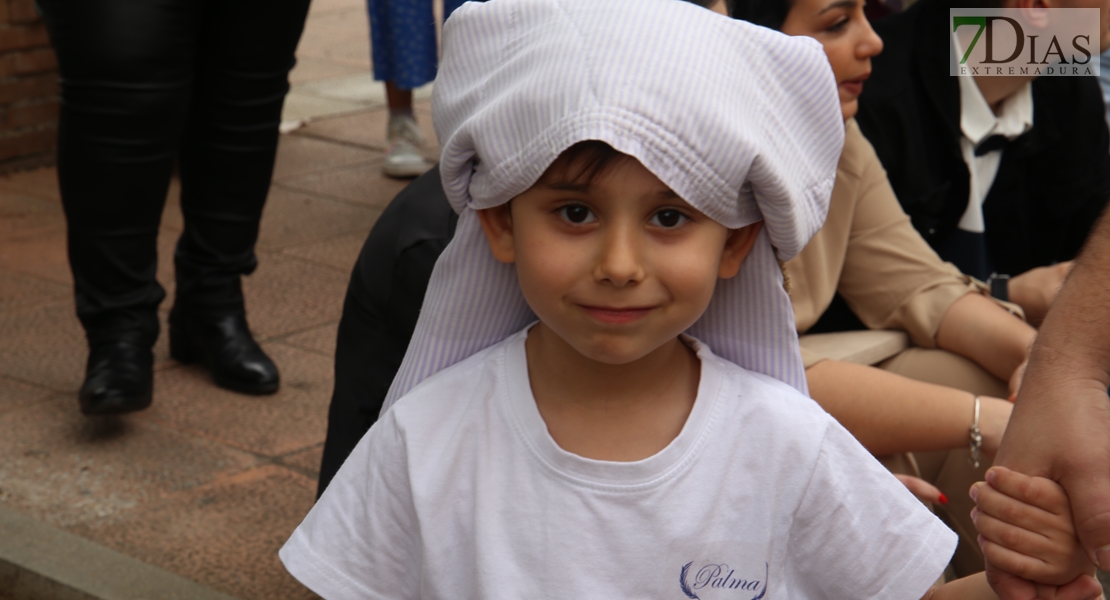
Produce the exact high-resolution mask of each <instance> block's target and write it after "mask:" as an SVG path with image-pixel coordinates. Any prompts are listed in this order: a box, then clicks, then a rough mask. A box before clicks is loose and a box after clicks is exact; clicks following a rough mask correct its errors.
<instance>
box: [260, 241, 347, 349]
mask: <svg viewBox="0 0 1110 600" xmlns="http://www.w3.org/2000/svg"><path fill="white" fill-rule="evenodd" d="M349 278H350V277H349V275H348V274H346V273H341V272H339V271H337V270H335V269H330V268H327V267H322V266H319V265H315V264H313V263H310V262H306V261H304V260H302V259H299V258H294V257H289V256H282V255H280V254H263V255H260V256H259V266H258V271H256V272H255V273H254V274H253V275H251V276H250V277H247V278H245V279H244V280H243V292H244V295H245V296H246V300H247V320H248V321H249V323H250V326H251V331H253V332H254V334H255V336H257V337H258V338H259V339H261V340H267V339H270V338H274V337H279V336H285V335H289V334H291V333H296V332H300V331H304V330H305V329H309V328H312V327H316V326H320V325H326V324H328V323H335V322H338V321H339V317H340V315H341V314H342V313H343V298H344V296H345V295H346V293H347V281H348V280H349Z"/></svg>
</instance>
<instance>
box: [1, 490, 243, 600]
mask: <svg viewBox="0 0 1110 600" xmlns="http://www.w3.org/2000/svg"><path fill="white" fill-rule="evenodd" d="M0 600H235V598H233V597H231V596H228V595H226V594H222V593H220V592H217V591H215V590H213V589H211V588H208V587H205V586H203V585H200V584H199V583H196V582H193V581H189V580H188V579H185V578H184V577H181V576H179V575H174V574H173V573H170V572H169V571H165V570H163V569H160V568H158V567H155V566H153V565H149V564H147V563H144V562H141V561H138V560H136V559H134V558H131V557H130V556H126V555H124V554H120V553H119V552H116V551H114V550H111V549H108V548H105V547H103V546H100V545H97V544H94V543H93V542H90V541H88V540H86V539H84V538H81V537H78V536H75V535H73V534H71V533H67V532H65V531H62V530H60V529H56V528H54V527H51V526H49V525H46V524H44V523H40V522H38V521H35V520H33V519H31V518H28V517H26V516H24V515H22V514H19V513H17V512H14V511H11V510H8V509H4V508H0Z"/></svg>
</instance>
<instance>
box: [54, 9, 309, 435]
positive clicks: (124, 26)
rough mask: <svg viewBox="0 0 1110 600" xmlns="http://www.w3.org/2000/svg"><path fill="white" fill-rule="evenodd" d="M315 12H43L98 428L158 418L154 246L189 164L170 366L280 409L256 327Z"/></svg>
mask: <svg viewBox="0 0 1110 600" xmlns="http://www.w3.org/2000/svg"><path fill="white" fill-rule="evenodd" d="M308 4H309V0H152V1H149V2H133V1H130V0H82V1H81V2H69V1H67V0H40V8H41V9H42V11H43V14H44V16H45V18H46V22H47V27H48V29H49V32H50V39H51V43H52V44H53V46H54V49H55V51H56V53H57V56H58V63H59V70H60V73H61V88H62V109H61V119H60V125H59V135H58V137H59V139H58V179H59V184H60V188H61V194H62V204H63V207H64V209H65V214H66V220H67V224H68V244H69V259H70V266H71V268H72V271H73V279H74V286H75V292H76V303H77V315H78V317H79V319H80V320H81V324H82V326H83V327H84V329H85V332H86V334H87V338H88V343H89V359H88V365H87V372H86V377H85V381H84V384H83V385H82V387H81V390H80V393H79V403H80V407H81V411H82V412H83V413H85V414H87V415H104V414H116V413H125V412H129V411H134V410H139V409H142V408H146V407H147V406H149V405H150V402H151V398H152V379H153V376H152V364H153V355H152V352H151V348H152V346H153V345H154V342H155V339H156V338H157V337H158V333H159V321H158V313H157V310H158V305H159V303H160V302H161V301H162V300H163V298H164V297H165V291H164V290H163V288H162V286H161V285H159V283H158V281H157V280H156V279H155V270H156V264H157V261H156V240H157V235H158V226H159V222H160V220H161V216H162V209H163V205H164V203H165V199H166V194H167V190H168V187H169V183H170V178H171V174H172V172H173V170H174V165H175V161H176V164H177V165H178V168H179V172H180V177H181V210H182V213H183V216H184V222H185V227H184V231H183V232H182V234H181V238H180V239H179V240H178V242H177V248H176V251H175V253H174V266H175V271H176V285H175V290H174V291H175V300H174V305H173V310H172V311H171V313H170V332H169V335H170V352H171V355H172V356H173V357H174V358H176V359H178V360H180V361H182V362H187V363H190V362H200V363H202V364H203V365H204V366H205V367H206V368H207V369H208V371H209V372H210V373H211V375H212V376H213V378H214V379H215V381H216V383H217V384H218V385H221V386H223V387H226V388H229V389H232V390H236V391H239V392H244V393H251V394H265V393H272V392H275V391H276V390H277V389H278V385H279V376H278V371H277V368H276V366H275V365H274V363H273V362H272V361H271V360H270V358H269V357H267V356H266V354H265V353H264V352H263V351H262V349H261V348H260V347H259V346H258V344H257V343H256V342H255V341H254V339H253V337H252V336H251V333H250V331H249V329H248V326H247V321H246V310H245V307H244V303H243V294H242V289H241V285H240V277H241V276H242V275H246V274H249V273H251V272H252V271H254V269H255V267H256V265H257V259H256V257H255V254H254V246H255V241H256V240H257V237H258V227H259V220H260V218H261V214H262V207H263V204H264V203H265V200H266V196H267V193H268V191H269V186H270V178H271V174H272V171H273V164H274V156H275V152H276V149H277V138H278V124H279V122H280V119H281V109H282V104H283V102H284V98H285V94H286V92H287V91H288V89H289V84H288V78H287V76H288V73H289V70H290V69H291V68H292V67H293V64H294V62H295V60H294V56H293V52H294V50H295V49H296V47H297V42H298V40H299V39H300V35H301V31H302V29H303V27H304V21H305V17H306V15H307V11H308Z"/></svg>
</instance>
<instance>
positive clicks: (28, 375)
mask: <svg viewBox="0 0 1110 600" xmlns="http://www.w3.org/2000/svg"><path fill="white" fill-rule="evenodd" d="M0 332H2V333H0V374H4V375H8V376H11V377H15V378H16V379H19V380H22V381H28V382H31V383H34V384H37V385H41V386H44V387H47V388H49V389H52V390H59V391H74V392H76V391H77V388H78V387H80V386H81V380H82V378H83V377H84V369H85V360H86V358H87V357H88V350H87V349H86V346H85V334H84V331H83V330H82V329H81V324H80V323H79V322H78V321H77V315H76V314H75V313H74V308H73V302H72V301H65V302H56V303H53V304H46V305H42V306H36V307H32V308H28V309H24V310H18V311H4V312H3V313H0ZM0 439H3V437H2V436H0Z"/></svg>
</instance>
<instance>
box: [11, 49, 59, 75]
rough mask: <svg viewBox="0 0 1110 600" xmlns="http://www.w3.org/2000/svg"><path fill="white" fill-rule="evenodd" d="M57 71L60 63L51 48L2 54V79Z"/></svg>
mask: <svg viewBox="0 0 1110 600" xmlns="http://www.w3.org/2000/svg"><path fill="white" fill-rule="evenodd" d="M57 69H58V61H57V59H55V58H54V51H53V50H52V49H50V48H38V49H35V50H28V51H25V52H8V53H6V54H0V79H2V78H5V77H11V76H13V75H29V74H33V73H48V72H50V71H56V70H57Z"/></svg>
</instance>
